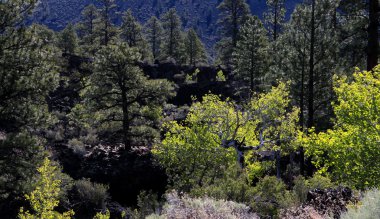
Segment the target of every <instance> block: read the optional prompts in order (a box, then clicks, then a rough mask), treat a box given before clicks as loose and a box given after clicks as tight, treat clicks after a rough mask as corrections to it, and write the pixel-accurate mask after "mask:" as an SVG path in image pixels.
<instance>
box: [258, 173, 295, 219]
mask: <svg viewBox="0 0 380 219" xmlns="http://www.w3.org/2000/svg"><path fill="white" fill-rule="evenodd" d="M297 203H298V202H297V198H296V196H295V195H294V193H292V192H290V191H288V190H287V189H286V185H285V183H284V182H282V180H280V179H277V178H276V177H274V176H266V177H264V178H263V179H261V180H260V181H259V182H258V183H257V185H256V187H255V188H254V197H253V200H252V201H251V207H252V208H253V210H254V211H255V212H256V213H258V214H259V215H260V217H261V218H276V217H277V215H278V213H279V210H280V209H284V208H289V207H293V206H296V205H297Z"/></svg>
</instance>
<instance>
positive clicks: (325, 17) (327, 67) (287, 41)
mask: <svg viewBox="0 0 380 219" xmlns="http://www.w3.org/2000/svg"><path fill="white" fill-rule="evenodd" d="M337 7H338V1H336V0H323V1H315V0H312V1H311V2H310V3H306V4H302V5H299V6H298V7H297V8H296V9H295V11H294V12H293V14H292V17H291V20H290V23H289V24H288V26H287V27H286V30H285V33H284V35H283V36H281V40H280V41H281V44H282V45H283V46H282V49H280V50H281V51H280V54H279V56H282V57H284V60H283V62H282V63H280V65H282V67H279V69H281V70H280V71H283V75H285V78H287V79H290V80H292V81H293V83H295V84H294V90H293V91H294V92H295V96H296V97H298V100H299V101H300V102H299V103H300V108H301V119H300V121H301V124H302V125H304V124H305V125H306V126H307V127H308V128H311V127H313V126H314V125H315V121H316V118H315V115H319V116H320V117H318V121H320V122H322V121H324V122H325V123H328V121H329V118H330V117H329V116H331V113H332V108H331V105H330V102H331V100H332V98H333V96H334V94H333V90H332V85H333V84H332V74H333V73H339V72H340V71H341V64H340V62H339V60H338V54H339V49H340V43H339V41H338V39H339V38H338V37H339V29H338V28H337V25H336V22H335V21H336V16H337ZM306 112H307V117H306V116H304V113H306Z"/></svg>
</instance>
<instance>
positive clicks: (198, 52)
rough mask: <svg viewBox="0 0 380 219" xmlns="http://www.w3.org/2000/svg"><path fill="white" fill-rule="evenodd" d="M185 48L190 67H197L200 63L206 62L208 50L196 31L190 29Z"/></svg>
mask: <svg viewBox="0 0 380 219" xmlns="http://www.w3.org/2000/svg"><path fill="white" fill-rule="evenodd" d="M185 48H186V56H187V62H188V63H189V64H190V65H196V64H197V63H199V62H202V61H206V50H205V48H204V45H203V43H202V41H201V40H200V39H199V37H198V34H197V32H195V30H194V29H190V30H188V32H187V36H186V40H185Z"/></svg>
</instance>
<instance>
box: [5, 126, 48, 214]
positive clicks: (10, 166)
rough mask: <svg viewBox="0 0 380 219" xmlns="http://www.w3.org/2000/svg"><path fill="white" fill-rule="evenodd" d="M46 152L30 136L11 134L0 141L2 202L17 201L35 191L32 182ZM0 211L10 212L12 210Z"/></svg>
mask: <svg viewBox="0 0 380 219" xmlns="http://www.w3.org/2000/svg"><path fill="white" fill-rule="evenodd" d="M44 156H45V152H44V149H43V147H41V146H39V142H38V141H37V139H36V138H33V137H31V136H30V135H29V134H25V133H20V134H9V135H7V136H6V137H5V139H0V202H1V203H4V202H6V200H8V201H9V200H17V199H20V198H22V197H23V196H24V194H26V193H29V192H31V191H32V190H33V184H32V182H33V181H34V179H35V175H36V174H37V171H36V168H37V167H38V166H40V165H41V163H42V161H43V158H44ZM2 207H3V205H0V210H1V211H2V212H4V210H6V211H8V210H11V209H2Z"/></svg>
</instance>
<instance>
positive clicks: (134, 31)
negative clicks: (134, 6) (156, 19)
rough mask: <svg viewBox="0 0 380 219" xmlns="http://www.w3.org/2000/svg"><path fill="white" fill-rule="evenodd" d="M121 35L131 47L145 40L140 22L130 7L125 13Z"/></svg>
mask: <svg viewBox="0 0 380 219" xmlns="http://www.w3.org/2000/svg"><path fill="white" fill-rule="evenodd" d="M122 19H123V22H122V24H121V27H120V30H121V33H120V37H121V39H122V40H123V41H124V42H126V43H128V45H129V47H137V46H138V45H139V44H140V43H141V42H142V41H143V35H142V28H141V25H140V23H139V22H138V21H137V20H136V18H135V17H133V15H132V10H131V9H128V10H127V11H126V12H124V13H123V17H122Z"/></svg>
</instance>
